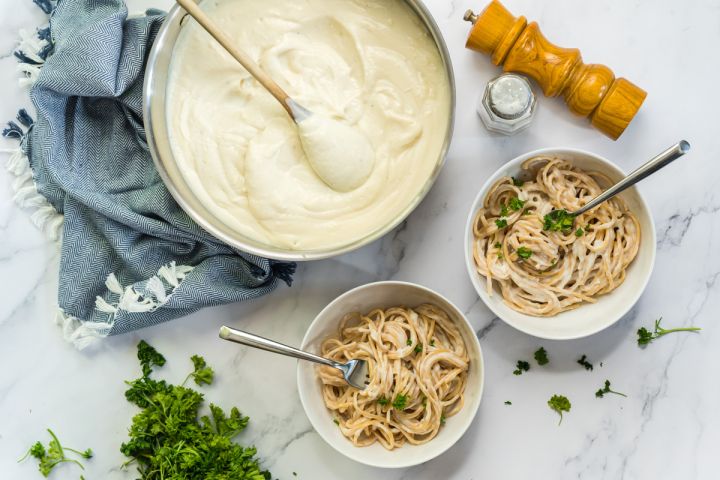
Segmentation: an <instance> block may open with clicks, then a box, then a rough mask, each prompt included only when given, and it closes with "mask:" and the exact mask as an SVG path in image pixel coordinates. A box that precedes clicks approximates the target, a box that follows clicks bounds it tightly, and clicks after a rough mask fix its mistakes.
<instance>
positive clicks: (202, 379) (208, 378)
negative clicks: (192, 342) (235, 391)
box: [183, 355, 215, 386]
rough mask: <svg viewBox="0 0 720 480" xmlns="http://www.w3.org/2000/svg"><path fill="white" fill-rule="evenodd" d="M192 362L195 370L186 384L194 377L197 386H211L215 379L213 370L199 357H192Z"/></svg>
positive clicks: (186, 379)
mask: <svg viewBox="0 0 720 480" xmlns="http://www.w3.org/2000/svg"><path fill="white" fill-rule="evenodd" d="M190 360H192V363H193V367H194V368H195V370H194V371H193V372H192V373H191V374H190V375H188V376H187V378H185V382H187V381H188V379H189V378H190V377H192V378H193V380H194V381H195V384H196V385H199V386H201V385H203V384H205V385H210V384H211V383H212V381H213V378H214V377H215V372H213V369H212V368H210V367H208V366H207V364H206V363H205V359H204V358H203V357H201V356H199V355H193V356H192V357H190ZM185 382H183V385H185Z"/></svg>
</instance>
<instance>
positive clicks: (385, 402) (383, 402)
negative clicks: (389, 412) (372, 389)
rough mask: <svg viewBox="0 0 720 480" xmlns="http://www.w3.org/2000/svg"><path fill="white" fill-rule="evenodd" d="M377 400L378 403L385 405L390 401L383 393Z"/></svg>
mask: <svg viewBox="0 0 720 480" xmlns="http://www.w3.org/2000/svg"><path fill="white" fill-rule="evenodd" d="M377 402H378V404H379V405H382V406H385V405H387V404H388V403H390V400H388V399H387V398H385V396H384V395H383V396H382V397H380V398H378V400H377Z"/></svg>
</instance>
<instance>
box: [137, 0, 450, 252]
mask: <svg viewBox="0 0 720 480" xmlns="http://www.w3.org/2000/svg"><path fill="white" fill-rule="evenodd" d="M405 3H407V4H408V5H409V6H410V8H411V9H412V10H413V11H414V12H415V13H416V14H417V15H418V17H419V18H420V19H421V20H422V22H423V23H424V24H425V27H426V28H427V29H428V32H429V33H430V35H431V36H432V37H433V40H434V41H435V45H436V46H437V49H438V52H439V54H440V57H441V59H442V61H443V65H444V66H445V70H446V74H447V78H448V83H449V87H450V111H449V112H448V114H449V122H448V127H447V130H446V133H445V141H444V143H443V146H442V149H441V150H440V153H439V155H438V160H437V163H436V165H435V168H434V170H433V171H432V173H431V175H430V177H429V178H428V180H427V182H426V183H425V185H424V186H423V188H422V189H421V191H420V192H419V193H418V195H417V196H416V197H415V198H414V199H413V200H412V201H411V202H410V203H409V204H408V205H407V206H406V207H405V208H404V209H403V210H402V211H401V212H400V213H399V214H398V215H397V216H396V217H395V218H394V219H393V220H392V221H391V222H389V223H388V224H386V225H384V226H383V227H381V228H379V229H377V230H375V231H374V232H372V233H370V234H369V235H367V236H365V237H363V238H361V239H359V240H356V241H355V242H352V243H350V244H347V245H342V246H339V247H333V248H329V249H327V250H312V251H299V250H288V249H282V248H279V247H273V246H270V245H265V244H263V243H261V242H257V241H255V240H252V239H250V238H247V237H245V236H244V235H241V234H240V233H238V232H235V231H234V230H232V229H230V228H229V227H227V226H224V225H223V224H222V222H220V220H218V219H217V218H216V217H215V216H214V215H213V214H212V212H210V211H208V210H207V209H206V208H205V207H204V206H203V205H201V204H200V203H199V202H198V201H197V199H196V198H194V195H192V194H191V192H190V190H189V188H187V187H186V188H185V192H183V191H182V189H181V188H180V187H181V185H178V183H180V184H182V183H184V180H182V177H181V175H180V174H179V171H178V169H177V165H176V164H175V161H174V159H173V155H172V150H171V148H170V143H169V136H168V132H167V128H168V125H167V122H166V118H165V87H166V83H167V82H166V81H167V74H168V68H169V65H170V58H171V56H172V52H173V48H174V46H175V41H176V39H177V36H178V34H179V33H180V30H181V28H182V25H183V24H184V22H185V20H186V19H187V18H186V17H187V15H186V13H185V11H184V10H182V9H181V8H180V7H179V6H178V5H175V6H174V7H172V8H171V9H170V12H169V13H168V15H167V17H166V19H165V22H164V23H163V25H162V27H161V28H160V31H159V32H158V35H157V37H156V39H155V43H154V44H153V47H152V50H151V51H150V55H149V57H148V62H147V69H146V72H145V82H144V85H143V116H144V123H145V134H146V137H147V143H148V148H149V149H150V154H151V155H152V158H153V162H154V163H155V167H156V168H157V170H158V173H159V174H160V177H161V178H162V180H163V182H164V183H165V185H166V186H167V188H168V190H169V191H170V194H171V195H172V196H173V198H174V199H175V201H177V203H178V204H179V205H180V207H181V208H182V209H183V210H184V211H185V212H186V213H187V214H188V215H189V216H190V217H191V218H192V219H193V220H194V221H195V222H197V223H198V224H199V225H200V226H201V227H202V228H203V229H204V230H206V231H207V232H208V233H210V234H211V235H213V236H214V237H215V238H217V239H218V240H220V241H222V242H223V243H226V244H227V245H230V246H231V247H234V248H237V249H238V250H242V251H245V252H248V253H252V254H255V255H259V256H262V257H267V258H272V259H275V260H288V261H307V260H320V259H323V258H328V257H334V256H338V255H342V254H344V253H348V252H351V251H353V250H356V249H358V248H360V247H363V246H365V245H367V244H369V243H371V242H373V241H375V240H377V239H378V238H380V237H382V236H383V235H385V234H386V233H388V232H389V231H390V230H392V229H393V228H395V227H396V226H397V225H399V224H400V223H401V222H402V221H403V220H405V218H407V216H408V215H409V214H410V213H411V212H412V211H413V210H414V209H415V208H416V207H417V206H418V204H419V203H420V202H421V201H422V199H423V198H424V197H425V195H426V194H427V192H428V191H429V190H430V188H431V187H432V185H433V184H434V183H435V180H436V179H437V177H438V175H439V174H440V170H442V167H443V165H444V164H445V157H446V155H447V151H448V148H449V146H450V139H451V138H452V132H453V126H454V123H455V77H454V75H453V69H452V64H451V61H450V54H449V53H448V50H447V46H446V45H445V41H444V39H443V37H442V34H441V33H440V29H439V28H438V26H437V24H436V23H435V21H434V20H433V18H432V15H431V14H430V12H429V11H428V10H427V8H426V7H425V5H424V4H423V3H422V2H421V1H420V0H405ZM163 159H164V160H163Z"/></svg>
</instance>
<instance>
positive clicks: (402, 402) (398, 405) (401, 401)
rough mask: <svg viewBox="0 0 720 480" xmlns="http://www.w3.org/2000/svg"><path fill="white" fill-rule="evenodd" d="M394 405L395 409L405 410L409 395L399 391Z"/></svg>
mask: <svg viewBox="0 0 720 480" xmlns="http://www.w3.org/2000/svg"><path fill="white" fill-rule="evenodd" d="M392 406H393V408H394V409H395V410H405V406H407V395H403V394H400V393H398V394H397V395H396V396H395V400H394V401H393V403H392Z"/></svg>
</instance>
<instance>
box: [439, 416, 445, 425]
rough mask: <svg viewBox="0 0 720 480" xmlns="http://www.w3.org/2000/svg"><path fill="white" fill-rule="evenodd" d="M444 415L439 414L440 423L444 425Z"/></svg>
mask: <svg viewBox="0 0 720 480" xmlns="http://www.w3.org/2000/svg"><path fill="white" fill-rule="evenodd" d="M445 420H446V419H445V415H440V425H445Z"/></svg>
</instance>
